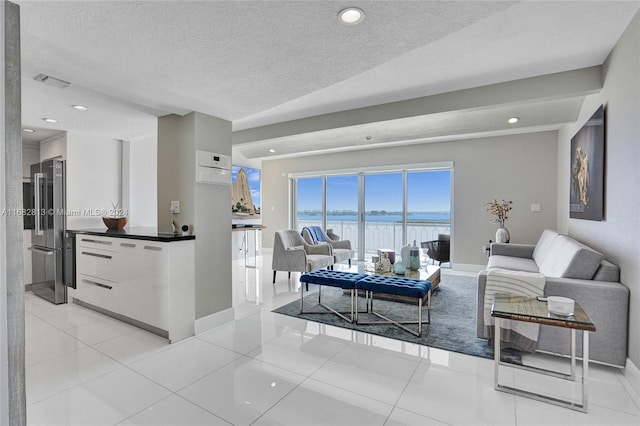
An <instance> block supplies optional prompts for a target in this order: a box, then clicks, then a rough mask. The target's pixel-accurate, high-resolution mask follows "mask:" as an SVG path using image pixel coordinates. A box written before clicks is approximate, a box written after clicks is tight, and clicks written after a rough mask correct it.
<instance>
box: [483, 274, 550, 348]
mask: <svg viewBox="0 0 640 426" xmlns="http://www.w3.org/2000/svg"><path fill="white" fill-rule="evenodd" d="M545 284H546V279H545V276H544V275H543V274H540V273H534V272H522V271H512V270H508V269H500V268H494V269H490V270H489V271H488V273H487V286H486V290H485V293H484V324H485V327H484V333H485V336H484V337H485V338H486V339H488V341H489V344H493V338H494V331H495V327H494V324H495V322H494V319H493V317H492V316H491V305H492V304H493V295H494V294H495V293H509V294H517V295H522V296H530V297H536V296H542V295H543V294H544V286H545ZM539 331H540V326H539V325H538V324H533V323H527V322H521V321H509V320H504V321H503V322H502V326H501V327H500V340H501V341H502V342H503V346H504V347H506V348H512V349H517V350H520V351H525V352H533V351H535V350H536V348H537V346H538V332H539Z"/></svg>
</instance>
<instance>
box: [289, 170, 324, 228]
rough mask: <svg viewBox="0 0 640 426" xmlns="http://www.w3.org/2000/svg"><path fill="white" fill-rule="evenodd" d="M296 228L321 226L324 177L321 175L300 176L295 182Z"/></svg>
mask: <svg viewBox="0 0 640 426" xmlns="http://www.w3.org/2000/svg"><path fill="white" fill-rule="evenodd" d="M295 201H296V203H295V205H296V209H295V210H296V225H297V226H296V228H297V229H298V231H302V228H304V227H305V226H312V225H317V226H323V210H324V179H323V178H322V177H311V178H300V179H297V184H296V200H295Z"/></svg>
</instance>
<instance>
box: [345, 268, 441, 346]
mask: <svg viewBox="0 0 640 426" xmlns="http://www.w3.org/2000/svg"><path fill="white" fill-rule="evenodd" d="M356 290H364V291H365V303H366V305H367V310H366V312H367V313H369V314H373V315H375V316H377V317H379V318H382V319H383V320H384V321H368V322H365V321H360V320H359V318H358V301H357V300H356V304H355V306H354V311H355V320H356V323H357V324H394V325H397V326H398V327H400V328H402V329H403V330H405V331H407V332H409V333H411V334H413V335H415V336H418V337H420V335H421V334H422V324H429V323H430V322H431V283H430V282H429V281H423V280H414V279H410V278H402V277H388V276H383V275H367V276H365V277H364V278H362V279H360V280H358V281H357V282H356ZM374 293H383V294H392V295H396V296H404V297H409V298H415V299H417V301H418V320H417V321H395V320H392V319H390V318H387V317H385V316H383V315H382V314H380V313H378V312H375V311H374V310H373V294H374ZM425 296H427V321H426V322H423V321H422V299H423V298H424V297H425ZM356 299H357V297H356ZM403 324H418V332H417V333H416V332H415V331H413V330H411V329H410V328H408V327H405V326H404V325H403Z"/></svg>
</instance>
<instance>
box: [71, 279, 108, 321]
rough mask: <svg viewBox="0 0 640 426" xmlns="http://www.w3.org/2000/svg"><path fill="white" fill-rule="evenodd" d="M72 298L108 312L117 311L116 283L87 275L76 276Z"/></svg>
mask: <svg viewBox="0 0 640 426" xmlns="http://www.w3.org/2000/svg"><path fill="white" fill-rule="evenodd" d="M74 297H75V298H76V299H79V300H82V301H84V302H87V303H91V304H92V305H95V306H98V307H100V308H104V309H107V310H110V311H114V312H115V311H116V310H117V303H118V283H114V282H112V281H108V280H105V279H102V278H96V277H92V276H89V275H84V274H78V280H77V288H76V291H75V295H74Z"/></svg>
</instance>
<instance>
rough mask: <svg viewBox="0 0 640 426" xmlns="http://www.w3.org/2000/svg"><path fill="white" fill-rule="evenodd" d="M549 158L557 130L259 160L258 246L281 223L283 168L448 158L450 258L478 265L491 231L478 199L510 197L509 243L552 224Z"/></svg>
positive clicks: (553, 167) (267, 242)
mask: <svg viewBox="0 0 640 426" xmlns="http://www.w3.org/2000/svg"><path fill="white" fill-rule="evenodd" d="M556 157H557V132H554V131H550V132H540V133H530V134H521V135H512V136H499V137H488V138H478V139H467V140H459V141H451V142H439V143H427V144H422V145H410V146H403V147H394V148H377V149H369V150H366V151H365V150H360V151H351V152H344V153H333V154H326V155H314V156H307V157H298V158H290V159H281V160H271V161H263V163H262V191H263V200H262V204H263V209H262V212H263V213H262V216H263V224H264V225H266V227H267V229H266V230H265V231H263V232H264V234H263V245H264V246H265V247H273V235H274V232H275V231H277V230H279V229H287V228H288V227H289V221H288V218H289V215H288V213H289V204H288V203H289V200H288V197H289V178H288V175H289V174H290V173H300V172H311V171H318V172H326V171H331V170H353V171H354V172H357V171H358V169H359V168H365V167H373V166H392V165H411V164H423V163H438V162H445V161H452V162H453V164H454V166H453V179H452V186H453V200H454V202H453V204H454V205H453V208H454V211H453V224H452V227H453V228H452V233H453V242H452V257H453V263H454V264H456V265H460V266H462V265H484V264H486V261H487V259H486V256H485V255H484V253H483V252H482V246H483V245H484V244H487V243H488V241H489V239H492V240H494V239H495V232H496V229H497V226H496V225H493V224H490V223H489V216H488V214H487V212H486V210H485V208H484V204H485V203H487V202H489V201H491V200H493V199H494V198H498V199H502V198H505V199H511V200H513V211H512V212H511V214H510V218H509V220H508V221H507V223H506V227H507V228H508V229H509V231H510V233H511V241H512V242H514V243H535V242H536V241H537V240H538V238H539V236H540V234H541V233H542V230H543V229H545V228H552V229H555V228H556V217H557V211H556V203H557V202H556V199H557V194H556V187H557V159H556ZM424 196H425V197H428V196H429V191H428V188H426V189H425V191H424ZM533 203H536V204H541V211H540V212H532V211H531V204H533Z"/></svg>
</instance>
